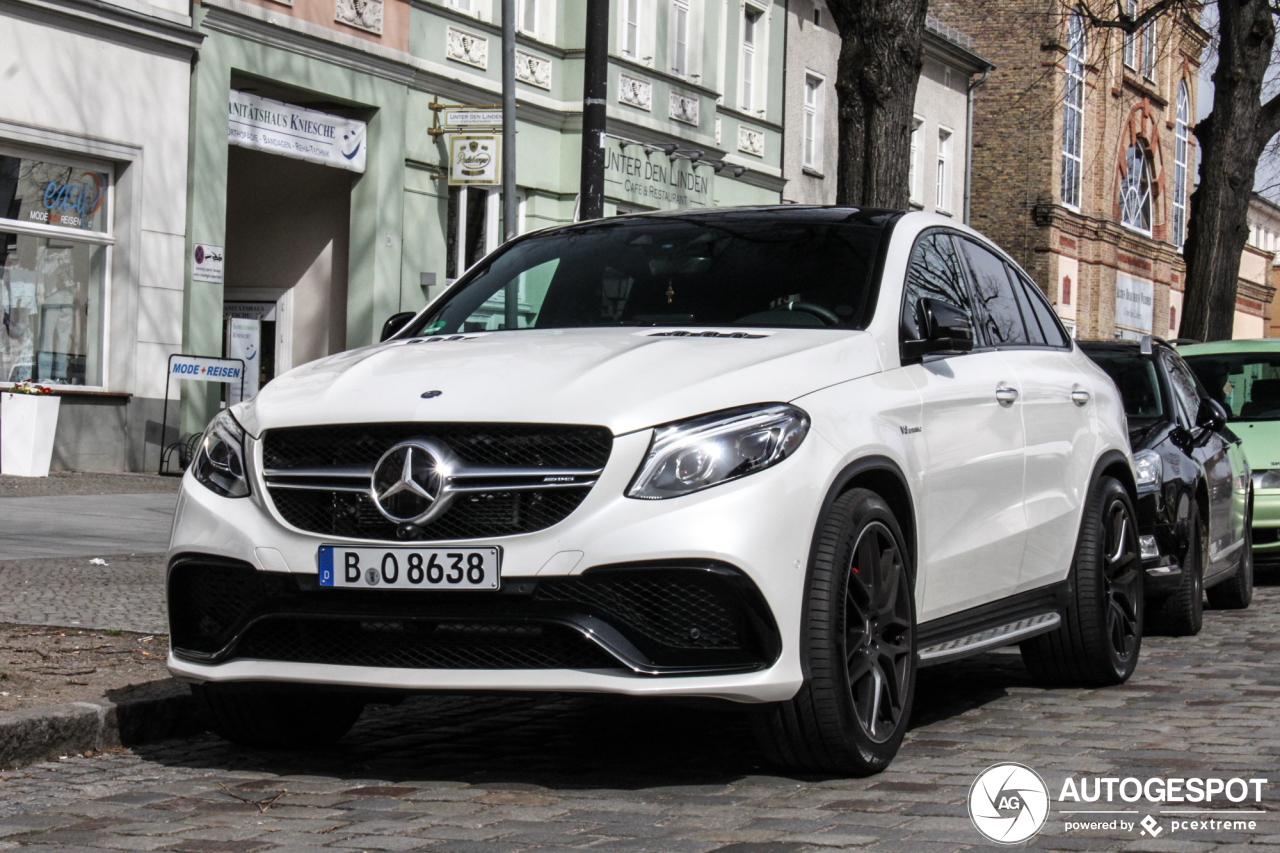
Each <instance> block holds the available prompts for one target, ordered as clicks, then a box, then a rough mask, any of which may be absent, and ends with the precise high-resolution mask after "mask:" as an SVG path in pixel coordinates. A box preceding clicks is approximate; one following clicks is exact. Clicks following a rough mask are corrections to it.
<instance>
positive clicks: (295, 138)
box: [227, 89, 366, 172]
mask: <svg viewBox="0 0 1280 853" xmlns="http://www.w3.org/2000/svg"><path fill="white" fill-rule="evenodd" d="M364 137H365V123H364V122H362V121H359V120H358V119H353V118H343V117H342V116H335V115H330V114H329V113H322V112H319V111H317V110H309V109H306V108H305V107H298V106H294V105H293V104H285V103H281V102H280V101H273V100H271V99H270V98H260V97H258V96H257V95H250V94H249V93H248V92H239V91H236V90H235V89H232V90H231V99H230V103H229V112H228V116H227V142H229V143H230V144H232V145H239V146H240V147H242V148H252V149H254V150H255V151H267V152H269V153H272V154H282V155H284V156H285V157H295V158H297V159H299V160H306V161H308V162H311V163H319V164H321V165H322V166H334V167H336V168H339V169H348V170H350V171H352V172H364V161H365V147H366V146H365V144H364V142H365V138H364Z"/></svg>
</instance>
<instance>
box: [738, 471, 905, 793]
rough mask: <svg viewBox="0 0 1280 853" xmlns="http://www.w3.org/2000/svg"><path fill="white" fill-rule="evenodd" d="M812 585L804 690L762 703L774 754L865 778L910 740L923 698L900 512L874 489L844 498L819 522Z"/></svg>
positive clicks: (759, 721)
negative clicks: (914, 709)
mask: <svg viewBox="0 0 1280 853" xmlns="http://www.w3.org/2000/svg"><path fill="white" fill-rule="evenodd" d="M812 554H813V556H812V559H811V564H810V569H809V576H808V580H807V582H806V585H805V601H804V614H803V621H802V623H801V629H800V636H799V638H798V639H799V641H800V656H801V661H802V664H803V667H804V672H805V681H804V684H803V685H801V687H800V689H799V690H798V691H797V692H796V695H795V696H794V697H793V698H791V699H789V700H787V701H785V702H773V703H770V704H768V705H763V706H760V707H758V708H757V709H755V712H754V713H753V715H752V720H753V723H754V725H755V730H756V734H757V737H758V738H759V740H760V744H761V746H762V747H763V748H764V750H765V753H766V754H767V755H768V757H769V758H770V760H771V761H772V762H773V763H775V764H778V765H781V766H784V767H788V768H795V769H801V770H808V771H818V772H825V773H844V774H850V775H857V776H866V775H869V774H871V773H878V772H880V771H881V770H883V769H885V768H886V767H888V766H889V762H890V761H892V760H893V757H894V755H896V754H897V752H898V748H899V747H900V746H901V745H902V738H903V736H904V735H905V734H906V731H907V724H908V722H909V721H910V718H911V704H912V700H913V699H914V696H915V683H916V650H915V598H914V595H915V592H914V589H915V587H914V584H913V583H912V573H911V555H910V552H909V551H908V550H907V546H906V540H905V538H904V537H903V535H902V528H901V527H900V526H899V524H898V521H897V519H896V518H895V517H894V514H893V510H892V509H890V508H889V505H888V504H887V503H885V501H884V499H883V498H881V497H880V496H879V495H877V494H876V493H874V492H871V491H868V490H867V489H859V488H854V489H850V490H849V491H847V492H845V493H844V494H842V495H840V496H839V497H837V498H836V499H835V500H834V501H832V503H831V507H830V509H828V510H827V513H826V515H825V516H824V517H823V518H822V520H821V522H820V523H819V524H818V530H817V533H816V535H815V538H814V543H813V552H812Z"/></svg>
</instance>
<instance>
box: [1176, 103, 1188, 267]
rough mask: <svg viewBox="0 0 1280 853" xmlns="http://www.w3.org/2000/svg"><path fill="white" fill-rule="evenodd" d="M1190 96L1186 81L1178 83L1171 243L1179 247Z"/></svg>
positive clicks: (1183, 218) (1184, 206) (1184, 223)
mask: <svg viewBox="0 0 1280 853" xmlns="http://www.w3.org/2000/svg"><path fill="white" fill-rule="evenodd" d="M1190 119H1191V97H1190V95H1189V94H1188V92H1187V83H1186V81H1185V80H1184V81H1182V82H1181V83H1179V84H1178V108H1177V113H1176V118H1175V120H1174V125H1173V127H1174V130H1173V244H1174V245H1175V246H1177V247H1178V248H1179V249H1181V248H1182V243H1183V241H1185V240H1186V238H1187V145H1188V143H1189V141H1190V140H1189V139H1188V133H1189V128H1188V125H1189V123H1190Z"/></svg>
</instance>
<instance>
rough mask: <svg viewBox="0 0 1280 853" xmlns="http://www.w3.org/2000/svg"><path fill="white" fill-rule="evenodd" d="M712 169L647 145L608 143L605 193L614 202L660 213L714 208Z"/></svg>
mask: <svg viewBox="0 0 1280 853" xmlns="http://www.w3.org/2000/svg"><path fill="white" fill-rule="evenodd" d="M714 174H715V172H714V171H713V170H712V168H711V167H710V166H707V165H698V164H695V163H691V162H690V161H688V160H685V159H683V158H676V159H674V160H672V159H670V158H668V157H667V155H666V154H664V153H663V152H661V151H658V150H653V149H651V150H650V151H649V153H646V152H645V148H644V146H643V145H640V144H638V143H634V142H633V143H630V144H628V145H627V146H626V148H623V147H622V144H621V140H618V139H614V138H613V137H608V138H606V140H605V162H604V193H605V195H606V196H608V197H609V198H611V199H614V200H615V201H620V202H626V203H629V204H635V205H640V206H642V207H649V208H656V209H659V210H685V209H689V208H699V207H709V206H710V205H711V178H712V176H713V175H714Z"/></svg>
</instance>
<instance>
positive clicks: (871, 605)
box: [844, 522, 911, 743]
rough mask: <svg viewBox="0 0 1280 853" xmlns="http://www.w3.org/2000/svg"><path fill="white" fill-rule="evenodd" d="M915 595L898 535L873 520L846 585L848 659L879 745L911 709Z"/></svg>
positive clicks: (862, 711)
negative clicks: (908, 705) (909, 689)
mask: <svg viewBox="0 0 1280 853" xmlns="http://www.w3.org/2000/svg"><path fill="white" fill-rule="evenodd" d="M910 597H911V590H910V584H908V583H907V578H906V567H905V566H904V564H903V559H902V553H901V552H900V551H899V550H898V546H897V543H896V542H895V541H894V539H893V534H892V533H891V532H890V530H889V528H887V527H886V526H885V525H884V524H883V523H882V522H872V523H871V524H868V525H867V526H866V527H864V528H863V530H862V534H861V536H860V538H859V539H858V542H857V544H856V545H854V548H853V559H852V561H851V564H850V566H849V578H848V581H847V583H846V586H845V595H844V638H845V645H844V659H845V671H846V672H847V674H848V684H849V692H850V697H851V698H852V700H853V708H854V714H855V715H856V717H857V719H858V723H859V724H860V725H861V726H862V729H863V731H864V732H866V735H867V737H868V738H869V739H870V740H872V741H874V742H875V743H884V742H885V741H886V740H888V739H889V738H890V737H892V735H893V733H894V732H895V731H896V730H897V728H898V726H899V724H900V722H901V720H902V714H903V711H904V710H905V699H906V695H907V680H908V679H909V678H910V676H911V601H910Z"/></svg>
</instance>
